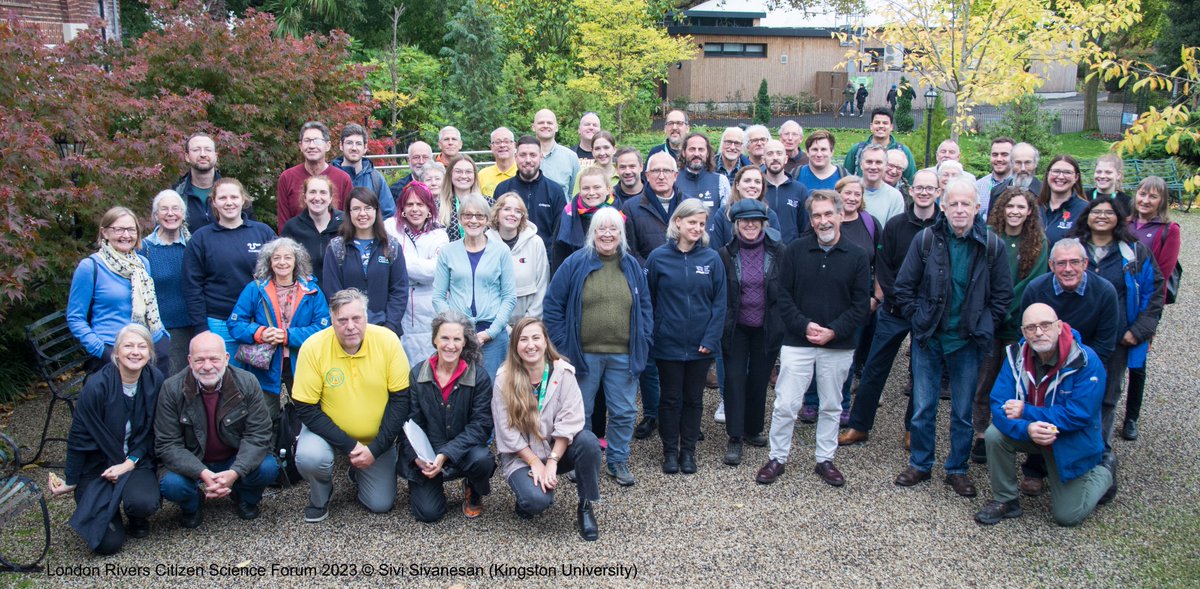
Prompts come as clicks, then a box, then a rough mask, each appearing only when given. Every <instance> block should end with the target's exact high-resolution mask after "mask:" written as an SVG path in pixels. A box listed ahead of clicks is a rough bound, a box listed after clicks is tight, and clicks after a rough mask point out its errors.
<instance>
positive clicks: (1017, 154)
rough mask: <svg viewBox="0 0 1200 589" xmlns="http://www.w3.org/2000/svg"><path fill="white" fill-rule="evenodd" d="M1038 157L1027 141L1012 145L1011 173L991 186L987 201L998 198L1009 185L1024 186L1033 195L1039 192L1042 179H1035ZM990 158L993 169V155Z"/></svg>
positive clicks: (1036, 151) (1034, 148)
mask: <svg viewBox="0 0 1200 589" xmlns="http://www.w3.org/2000/svg"><path fill="white" fill-rule="evenodd" d="M993 149H995V148H993ZM1040 157H1041V154H1039V153H1038V150H1037V148H1036V147H1034V146H1032V145H1030V144H1028V143H1024V142H1022V143H1018V144H1016V145H1014V146H1012V151H1011V156H1010V158H1009V161H1010V162H1011V164H1010V167H1011V173H1010V174H1009V175H1008V177H1007V178H1005V179H1004V180H1002V181H1000V182H999V183H997V184H995V185H994V186H992V193H991V194H989V195H988V203H991V201H993V200H995V199H997V198H1000V193H1002V192H1004V189H1006V188H1008V187H1009V186H1016V187H1017V188H1024V189H1025V190H1028V191H1029V192H1031V193H1033V194H1034V195H1035V196H1036V195H1038V194H1041V193H1042V181H1041V180H1038V179H1037V167H1038V160H1039V159H1040ZM992 160H993V164H992V167H993V169H995V157H993V158H992ZM985 212H986V211H985Z"/></svg>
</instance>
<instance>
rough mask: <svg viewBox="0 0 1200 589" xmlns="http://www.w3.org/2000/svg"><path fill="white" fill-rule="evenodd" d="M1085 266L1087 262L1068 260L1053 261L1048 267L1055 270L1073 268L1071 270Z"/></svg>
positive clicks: (1076, 259)
mask: <svg viewBox="0 0 1200 589" xmlns="http://www.w3.org/2000/svg"><path fill="white" fill-rule="evenodd" d="M1085 264H1087V260H1084V259H1082V258H1072V259H1069V260H1054V261H1052V262H1050V265H1052V266H1054V267H1055V268H1066V267H1068V266H1070V267H1073V268H1082V267H1083V266H1084V265H1085Z"/></svg>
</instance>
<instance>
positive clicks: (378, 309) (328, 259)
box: [321, 186, 408, 337]
mask: <svg viewBox="0 0 1200 589" xmlns="http://www.w3.org/2000/svg"><path fill="white" fill-rule="evenodd" d="M345 216H346V220H345V221H344V222H343V223H342V227H341V229H339V230H338V236H337V237H335V238H333V240H331V241H330V242H329V247H327V248H325V262H324V265H325V268H324V270H323V271H322V272H321V290H323V291H325V298H328V299H332V298H333V295H335V294H337V292H338V291H339V290H342V289H346V288H357V289H358V290H361V291H362V292H364V293H366V295H367V302H368V304H367V321H368V322H370V323H371V324H372V325H382V326H384V327H386V328H388V329H390V330H392V331H393V332H395V334H396V336H397V337H399V336H402V335H404V309H405V306H406V305H408V267H407V266H406V265H405V263H404V250H403V248H402V247H401V245H400V241H399V240H397V239H396V238H395V237H392V236H390V235H388V234H387V230H386V229H384V228H383V215H382V214H381V213H380V208H379V198H378V197H376V196H375V191H374V190H371V189H370V188H364V187H362V186H360V187H358V188H355V189H354V190H351V191H350V195H349V196H347V197H346V213H345Z"/></svg>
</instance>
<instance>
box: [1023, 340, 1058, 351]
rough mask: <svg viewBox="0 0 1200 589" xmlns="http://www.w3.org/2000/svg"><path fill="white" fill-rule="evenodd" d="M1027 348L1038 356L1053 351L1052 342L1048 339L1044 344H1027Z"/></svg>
mask: <svg viewBox="0 0 1200 589" xmlns="http://www.w3.org/2000/svg"><path fill="white" fill-rule="evenodd" d="M1029 347H1031V348H1033V351H1035V352H1037V353H1039V354H1045V353H1046V352H1049V351H1050V350H1053V349H1054V340H1052V339H1048V340H1046V341H1045V342H1029Z"/></svg>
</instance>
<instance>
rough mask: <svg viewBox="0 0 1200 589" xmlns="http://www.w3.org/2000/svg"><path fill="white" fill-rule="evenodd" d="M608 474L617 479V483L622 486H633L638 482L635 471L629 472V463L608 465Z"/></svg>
mask: <svg viewBox="0 0 1200 589" xmlns="http://www.w3.org/2000/svg"><path fill="white" fill-rule="evenodd" d="M608 476H610V477H612V478H614V479H617V484H618V485H621V486H622V487H632V486H633V485H634V484H635V483H637V479H635V478H633V473H631V472H629V463H628V462H622V463H620V464H611V463H610V464H609V465H608Z"/></svg>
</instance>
